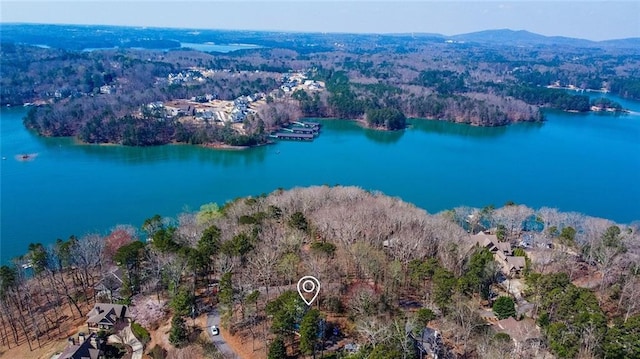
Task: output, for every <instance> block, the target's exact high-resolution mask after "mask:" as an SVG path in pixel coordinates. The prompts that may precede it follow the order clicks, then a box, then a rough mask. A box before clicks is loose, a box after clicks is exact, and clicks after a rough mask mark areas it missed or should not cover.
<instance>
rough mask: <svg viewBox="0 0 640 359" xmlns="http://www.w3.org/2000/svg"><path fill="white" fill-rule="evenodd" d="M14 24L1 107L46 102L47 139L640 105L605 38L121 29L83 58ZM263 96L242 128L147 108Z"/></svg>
mask: <svg viewBox="0 0 640 359" xmlns="http://www.w3.org/2000/svg"><path fill="white" fill-rule="evenodd" d="M5 27H6V29H5V30H6V34H7V35H6V36H3V39H2V41H1V43H0V46H2V51H1V52H0V60H1V64H2V66H1V70H0V71H1V75H2V76H1V77H0V84H1V86H0V104H1V105H2V106H5V105H12V106H19V105H23V104H24V103H31V104H35V105H36V106H33V108H32V109H31V112H30V113H29V115H28V116H27V118H26V119H25V125H26V126H27V127H28V128H31V129H33V130H35V131H37V132H38V133H39V134H41V135H44V136H76V137H77V138H78V139H80V140H81V141H84V142H88V143H117V144H124V145H133V146H147V145H156V144H164V143H169V142H184V143H193V144H207V143H215V142H224V143H229V144H243V145H252V144H258V143H264V142H265V141H266V140H267V139H266V135H268V133H269V132H270V131H273V130H276V129H278V128H279V126H283V125H286V124H287V123H288V122H289V121H291V120H297V119H299V118H300V117H305V116H306V117H334V118H345V119H358V120H365V118H366V117H367V116H366V115H367V113H373V112H376V111H378V110H383V109H385V110H384V111H389V110H390V111H399V112H401V113H402V114H403V115H404V117H407V118H411V117H414V118H416V117H417V118H427V119H434V120H444V121H454V122H460V123H467V124H472V125H478V126H503V125H508V124H510V123H513V122H520V121H543V120H544V109H546V108H553V109H558V110H564V111H575V112H585V111H589V110H590V103H589V98H588V97H587V96H583V95H579V94H574V93H569V92H566V91H563V90H558V89H549V88H546V86H548V85H560V86H569V85H571V86H574V87H575V88H576V89H595V90H600V89H605V90H607V91H609V92H610V93H612V94H615V95H618V96H622V97H626V98H632V99H639V98H640V97H639V96H640V95H639V94H638V91H637V90H638V81H637V77H638V71H639V70H640V54H638V52H637V49H634V48H632V47H625V46H622V45H620V46H615V44H613V43H612V44H608V43H607V44H604V43H603V44H601V45H600V44H597V43H594V44H591V45H589V46H590V48H589V51H584V50H585V49H584V48H583V47H581V46H585V44H583V43H579V42H576V44H575V45H574V46H572V45H570V44H565V45H563V46H562V47H558V46H553V45H550V44H538V45H536V46H530V47H527V46H524V47H523V46H513V45H509V44H500V43H485V42H477V43H476V42H467V43H462V42H460V43H458V42H447V41H444V39H443V38H439V37H429V36H416V37H407V36H397V37H393V36H382V35H375V36H373V35H353V34H326V35H322V34H297V35H296V36H293V35H292V36H293V37H289V38H286V37H285V38H283V37H282V36H284V35H283V34H276V33H269V32H265V33H243V32H223V31H218V32H215V31H214V32H211V33H210V34H209V35H210V36H214V37H219V38H220V39H227V40H229V41H231V40H230V39H236V41H244V42H242V43H252V44H257V45H259V46H261V47H257V48H254V49H247V50H240V51H234V52H230V53H216V52H209V53H206V52H199V51H194V50H191V49H187V48H179V47H176V44H175V40H171V41H174V42H173V43H171V44H165V43H163V42H162V41H160V40H159V39H167V38H176V39H180V38H182V37H183V36H185V35H184V34H182V33H180V32H179V31H177V30H176V31H174V32H172V31H170V30H162V31H161V30H158V29H155V30H154V29H149V30H144V31H142V30H140V31H142V32H141V33H147V32H148V35H149V36H148V37H145V39H147V40H148V41H147V40H145V41H147V42H148V43H146V44H143V45H144V46H141V47H147V49H140V48H132V47H135V46H132V45H131V44H130V43H131V41H133V40H131V39H130V38H127V39H126V40H123V39H120V38H119V36H120V35H121V31H120V30H121V29H120V28H113V29H111V28H110V29H109V34H110V35H108V36H107V35H104V36H106V37H105V38H104V39H102V41H103V42H104V46H97V43H99V41H100V40H101V39H100V38H91V35H88V34H83V35H82V36H81V37H80V38H78V41H79V42H78V44H77V46H88V47H103V48H105V49H94V50H92V51H81V50H82V49H80V48H76V47H69V46H64V45H63V43H61V42H59V41H58V40H55V39H53V37H55V36H54V35H51V34H49V35H46V36H44V35H43V36H44V37H43V38H42V41H45V40H47V39H50V37H52V38H51V39H50V40H51V41H52V42H51V44H52V45H51V46H52V47H51V48H42V47H37V46H29V45H26V44H28V43H30V42H29V41H35V40H34V39H35V38H36V37H35V34H36V33H37V32H38V31H40V30H38V27H37V26H36V27H33V28H31V27H28V26H27V27H26V28H25V27H24V26H18V25H16V26H8V27H7V26H5ZM45 28H46V27H45ZM63 30H64V29H63ZM63 30H60V31H62V32H60V33H64V31H66V30H64V31H63ZM67 30H69V29H67ZM42 31H44V30H42ZM47 31H48V30H47ZM69 31H71V30H69ZM167 33H171V34H172V37H167V36H166V34H167ZM154 34H155V35H154ZM158 34H164V35H162V36H159V35H158ZM95 36H97V35H95ZM158 36H159V37H158ZM189 36H193V35H189ZM154 39H158V40H157V41H156V40H154ZM14 41H15V42H14ZM123 41H124V42H123ZM154 41H156V42H157V43H155V42H154ZM167 41H168V40H167ZM190 41H195V40H190ZM178 43H179V42H178ZM579 44H581V45H579ZM89 45H91V46H89ZM165 45H166V47H165V48H163V49H156V48H158V47H162V46H165ZM111 46H120V47H117V48H113V49H111V48H108V47H111ZM205 70H211V71H216V74H215V76H213V77H206V78H205V79H204V81H197V82H196V81H191V82H187V83H181V84H180V83H178V84H177V83H170V82H168V81H167V77H168V76H169V75H170V74H176V73H192V74H194V76H197V75H198V73H200V71H205ZM293 71H295V72H302V73H304V74H306V75H307V77H308V78H310V79H313V80H318V81H323V82H325V83H326V90H325V91H321V92H308V93H307V92H305V91H296V93H293V94H292V93H285V92H284V91H282V89H280V85H281V84H282V83H281V79H282V78H283V76H286V75H288V74H290V72H293ZM105 87H106V90H105ZM254 93H265V94H268V95H269V96H268V98H269V99H271V100H277V101H269V103H268V104H266V105H265V106H264V107H265V108H264V109H262V110H261V111H259V113H257V114H255V115H254V116H250V117H249V118H247V119H246V120H245V121H244V122H243V123H242V125H243V126H242V130H238V129H235V130H233V129H231V128H225V126H218V125H215V124H210V123H204V124H199V125H197V126H194V125H193V124H190V123H187V122H185V121H183V120H181V119H180V118H179V117H177V118H176V117H172V118H164V117H163V116H151V115H150V114H149V113H146V114H145V113H143V112H144V111H143V109H144V107H145V106H147V105H148V104H150V103H154V102H158V101H160V102H164V101H169V100H175V99H190V98H198V97H203V96H206V95H210V96H211V97H212V98H214V99H220V100H234V99H236V98H238V97H239V96H246V95H250V94H254ZM612 108H617V106H615V105H614V106H612ZM385 126H386V125H385ZM383 127H384V126H383ZM156 133H157V135H156Z"/></svg>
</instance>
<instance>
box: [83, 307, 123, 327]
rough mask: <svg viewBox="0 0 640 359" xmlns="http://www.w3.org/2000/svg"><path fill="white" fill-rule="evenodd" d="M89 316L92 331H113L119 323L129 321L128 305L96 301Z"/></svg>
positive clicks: (88, 320)
mask: <svg viewBox="0 0 640 359" xmlns="http://www.w3.org/2000/svg"><path fill="white" fill-rule="evenodd" d="M87 316H88V317H89V319H87V327H88V328H89V331H90V332H98V331H100V330H106V331H112V330H114V328H115V327H116V326H117V325H118V324H122V323H128V322H129V317H127V306H126V305H120V304H107V303H96V304H95V305H94V306H93V309H91V311H90V312H89V313H88V314H87Z"/></svg>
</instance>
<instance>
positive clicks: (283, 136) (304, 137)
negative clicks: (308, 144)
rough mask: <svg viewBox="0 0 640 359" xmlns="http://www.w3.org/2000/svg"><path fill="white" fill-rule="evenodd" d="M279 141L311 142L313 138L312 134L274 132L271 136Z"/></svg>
mask: <svg viewBox="0 0 640 359" xmlns="http://www.w3.org/2000/svg"><path fill="white" fill-rule="evenodd" d="M271 136H272V137H274V138H277V139H279V140H297V141H313V139H314V138H315V136H314V135H313V134H312V133H299V132H276V133H275V134H274V135H271Z"/></svg>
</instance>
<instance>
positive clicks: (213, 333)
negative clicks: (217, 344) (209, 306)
mask: <svg viewBox="0 0 640 359" xmlns="http://www.w3.org/2000/svg"><path fill="white" fill-rule="evenodd" d="M218 334H220V329H218V327H216V326H215V325H212V326H211V335H218Z"/></svg>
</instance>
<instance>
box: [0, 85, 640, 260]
mask: <svg viewBox="0 0 640 359" xmlns="http://www.w3.org/2000/svg"><path fill="white" fill-rule="evenodd" d="M608 97H610V98H611V99H612V100H615V101H616V102H619V103H620V104H621V105H622V106H623V107H624V108H629V109H630V110H631V113H629V114H626V115H623V116H619V117H612V116H602V115H598V114H596V113H586V114H571V113H566V112H560V111H548V112H547V113H546V119H547V120H546V121H545V122H544V123H541V124H538V123H536V124H529V123H525V124H514V125H511V126H505V127H492V128H487V127H477V126H469V125H463V124H455V123H448V122H439V121H428V120H416V119H409V120H408V121H409V123H410V127H409V128H407V129H406V130H403V131H393V132H390V131H375V130H369V129H363V128H362V127H360V126H359V125H358V124H357V123H356V122H353V121H342V120H321V121H317V120H315V119H310V120H311V121H317V122H320V123H321V124H322V125H321V132H322V135H321V136H317V137H315V138H313V139H312V138H311V136H304V135H297V136H294V137H297V140H296V138H291V139H292V141H286V140H285V139H289V138H284V137H285V135H282V137H283V138H281V139H282V140H278V139H277V137H276V136H274V135H272V137H271V139H272V140H274V141H275V142H276V144H275V145H273V146H259V147H255V148H251V149H247V150H244V151H220V150H213V149H210V148H203V147H198V146H188V145H166V146H155V147H127V146H95V145H83V144H78V143H76V142H75V141H74V140H73V139H71V138H57V137H56V138H43V137H39V136H37V135H36V134H34V133H33V132H30V131H28V130H26V129H25V128H24V125H23V123H22V118H23V117H24V116H25V115H26V113H27V111H28V109H26V108H23V107H19V108H18V107H13V108H3V109H2V113H1V116H0V117H1V121H2V126H0V131H1V133H0V137H1V138H2V141H0V146H1V147H2V153H3V154H2V156H5V157H6V160H5V161H2V186H0V191H1V192H2V193H1V197H2V201H0V202H1V203H0V205H1V206H2V211H0V213H1V218H0V222H1V223H2V226H0V231H1V234H0V241H1V243H0V244H1V245H2V251H0V258H1V261H2V263H5V264H6V263H10V260H11V258H13V257H16V256H19V255H22V254H24V253H25V251H26V250H27V244H26V243H25V241H24V240H23V239H24V238H28V239H29V241H30V242H34V243H35V242H41V243H43V244H45V245H48V244H50V243H52V242H54V241H55V238H68V237H69V236H70V235H72V234H75V235H76V236H82V235H85V234H86V233H95V232H100V233H103V234H104V233H108V231H109V229H110V228H112V227H113V226H114V225H116V224H131V225H133V226H135V227H139V226H140V225H141V224H142V223H143V222H144V220H145V219H146V218H148V217H149V216H150V215H153V214H154V213H160V214H161V215H163V216H168V217H172V216H176V215H177V214H178V213H180V212H181V211H183V210H184V208H185V207H189V208H191V209H197V208H199V207H200V205H202V204H203V203H207V202H217V203H219V204H222V203H225V202H226V201H227V200H230V199H232V198H236V197H241V196H247V195H252V194H253V195H255V194H258V193H263V192H264V193H269V192H271V191H273V190H275V189H277V188H278V187H282V188H292V187H296V186H309V185H317V184H325V183H326V184H345V185H356V186H360V187H363V188H365V189H368V190H376V191H381V192H384V193H386V194H388V195H391V196H398V197H401V198H403V199H404V200H406V201H408V202H412V203H414V204H415V205H417V206H418V207H421V208H424V209H425V210H427V211H429V212H431V213H435V212H439V211H442V210H445V209H450V208H453V207H456V206H460V205H468V206H473V207H483V206H486V205H488V204H494V205H497V206H499V205H501V204H503V203H505V201H508V200H511V201H515V202H517V203H522V204H526V205H527V206H529V207H533V208H540V207H545V206H546V207H553V208H558V209H559V210H561V211H576V212H582V213H585V214H588V215H591V216H597V217H602V218H609V219H612V220H615V221H617V222H619V223H630V222H632V221H634V220H636V219H640V207H638V206H631V205H630V204H631V203H638V202H639V201H640V187H638V186H637V183H640V157H639V156H633V155H630V154H635V153H638V146H639V143H638V136H639V135H640V103H639V102H634V101H628V100H624V99H620V98H618V97H612V96H610V95H609V96H608ZM299 121H300V122H302V121H306V120H299ZM278 132H281V131H278ZM289 136H291V135H290V134H287V135H286V137H289ZM559 139H562V140H559ZM311 140H313V142H311ZM24 153H38V157H37V158H36V159H35V160H34V161H20V160H18V159H16V158H14V157H15V156H16V155H19V154H24ZM292 163H295V164H296V166H297V167H296V171H291V164H292ZM492 166H493V167H495V166H498V167H496V168H499V170H498V171H497V172H496V171H495V170H487V168H488V167H492ZM621 168H624V169H625V171H624V175H620V173H621V172H620V169H621ZM546 173H553V175H552V176H550V175H545V174H546ZM185 176H188V177H189V181H188V182H185ZM254 178H260V181H255V180H253V179H254ZM576 178H579V180H576ZM603 188H604V189H606V190H603ZM159 193H172V195H171V196H168V195H167V196H161V197H162V200H159V199H158V198H159V197H158V194H159ZM122 198H132V199H134V200H135V204H136V205H135V206H131V205H129V204H128V203H127V202H123V201H122ZM48 208H56V210H55V211H48V210H47V209H48ZM37 213H46V214H47V215H41V216H39V217H38V221H39V223H40V224H41V225H38V226H29V225H24V223H25V222H24V221H25V219H28V218H34V217H33V216H34V215H35V214H37ZM78 218H82V220H81V221H78V220H77V219H78ZM523 239H525V238H523ZM27 243H28V242H27Z"/></svg>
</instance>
